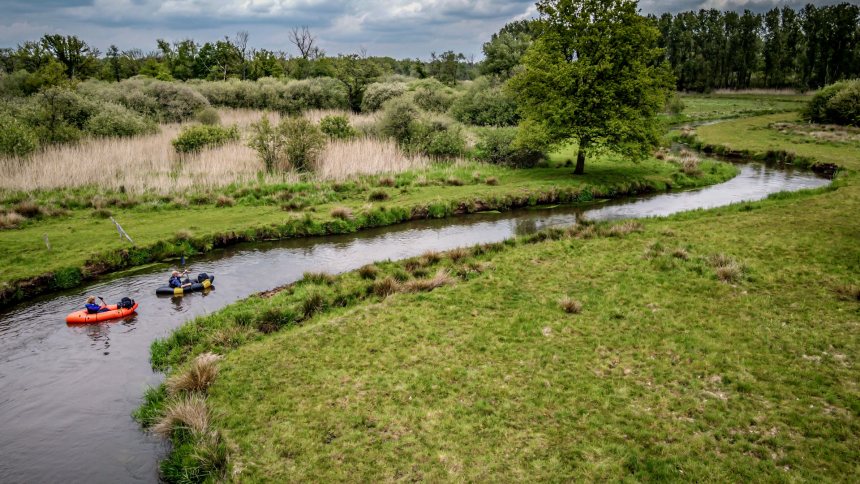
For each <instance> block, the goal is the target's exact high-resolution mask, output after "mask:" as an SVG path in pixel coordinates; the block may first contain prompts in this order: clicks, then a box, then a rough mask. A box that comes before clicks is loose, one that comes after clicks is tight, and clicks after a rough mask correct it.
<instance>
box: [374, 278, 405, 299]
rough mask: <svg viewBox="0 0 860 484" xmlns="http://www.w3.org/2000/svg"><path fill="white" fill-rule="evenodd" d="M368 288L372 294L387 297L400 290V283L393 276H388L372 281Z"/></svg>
mask: <svg viewBox="0 0 860 484" xmlns="http://www.w3.org/2000/svg"><path fill="white" fill-rule="evenodd" d="M370 290H371V292H372V293H373V294H375V295H377V296H379V297H383V298H384V297H388V296H390V295H392V294H394V293H396V292H397V291H398V290H400V283H399V282H397V281H396V280H395V279H394V278H393V277H391V276H388V277H386V278H385V279H381V280H378V281H374V282H373V285H371V287H370Z"/></svg>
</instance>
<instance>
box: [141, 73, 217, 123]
mask: <svg viewBox="0 0 860 484" xmlns="http://www.w3.org/2000/svg"><path fill="white" fill-rule="evenodd" d="M145 92H146V94H148V95H150V96H152V97H153V98H155V100H156V102H157V103H158V107H159V114H160V115H161V119H162V120H163V121H167V122H180V121H185V120H186V119H189V118H191V117H192V116H193V115H194V114H195V113H197V112H198V111H201V110H202V109H204V108H208V107H209V101H207V100H206V98H205V97H203V95H201V94H200V93H199V92H197V91H195V90H194V89H191V88H190V87H188V86H186V85H184V84H180V83H178V82H163V81H152V82H151V83H150V84H149V85H147V87H146V91H145Z"/></svg>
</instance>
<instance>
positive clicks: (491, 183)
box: [484, 176, 499, 187]
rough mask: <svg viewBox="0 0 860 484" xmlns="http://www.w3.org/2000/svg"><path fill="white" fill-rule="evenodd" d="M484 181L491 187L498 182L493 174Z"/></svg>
mask: <svg viewBox="0 0 860 484" xmlns="http://www.w3.org/2000/svg"><path fill="white" fill-rule="evenodd" d="M484 183H486V184H487V185H490V186H491V187H494V186H496V185H498V184H499V179H498V178H497V177H494V176H488V177H487V179H486V180H484Z"/></svg>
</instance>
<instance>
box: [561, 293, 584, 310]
mask: <svg viewBox="0 0 860 484" xmlns="http://www.w3.org/2000/svg"><path fill="white" fill-rule="evenodd" d="M558 305H559V306H560V307H561V309H562V311H564V312H566V313H567V314H579V313H581V312H582V303H580V302H579V301H577V300H575V299H572V298H570V297H569V296H564V297H563V298H561V299H560V300H559V301H558Z"/></svg>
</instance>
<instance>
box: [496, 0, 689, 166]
mask: <svg viewBox="0 0 860 484" xmlns="http://www.w3.org/2000/svg"><path fill="white" fill-rule="evenodd" d="M637 3H638V2H636V1H635V0H542V1H540V2H538V4H537V8H538V12H539V13H540V33H539V35H538V38H537V39H536V40H535V42H534V44H533V45H532V47H531V48H530V49H529V51H528V52H527V53H526V55H525V56H524V58H523V61H524V62H523V64H524V69H523V70H521V71H520V72H518V73H517V74H516V75H515V76H514V77H513V78H511V80H510V81H509V83H508V86H509V89H510V92H511V93H513V95H514V96H516V98H517V100H518V102H519V106H520V110H521V114H522V117H523V124H522V126H521V131H522V132H526V133H528V131H532V135H533V133H534V132H535V130H537V131H539V132H540V134H541V135H542V136H545V137H546V140H547V141H548V142H549V143H551V144H554V145H559V144H564V143H569V142H577V143H578V144H579V152H578V154H577V157H576V170H575V172H574V173H577V174H582V173H584V171H585V160H586V156H587V155H588V153H589V152H590V151H592V150H593V149H595V148H598V147H608V148H611V149H614V150H616V151H620V152H624V153H629V154H643V153H645V152H647V150H648V149H649V148H651V147H653V146H654V145H655V144H656V143H657V141H658V137H659V133H660V131H659V123H658V121H657V118H656V115H657V113H658V112H659V111H660V109H661V108H662V107H663V106H664V104H665V102H666V98H667V96H668V93H669V90H670V89H671V88H672V87H673V83H674V80H673V78H672V75H671V74H670V71H669V68H668V66H667V65H666V64H665V63H664V62H663V61H661V59H662V50H661V49H660V48H659V47H658V39H659V36H660V32H659V31H658V30H657V29H656V28H655V27H654V26H653V24H652V23H651V22H650V21H648V20H647V19H646V18H644V17H642V16H640V15H639V13H638V12H637ZM526 136H529V134H526Z"/></svg>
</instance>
